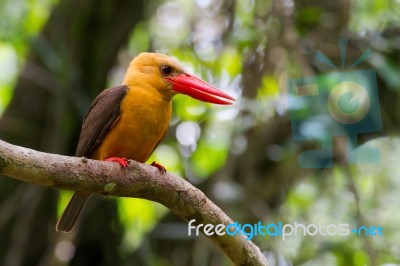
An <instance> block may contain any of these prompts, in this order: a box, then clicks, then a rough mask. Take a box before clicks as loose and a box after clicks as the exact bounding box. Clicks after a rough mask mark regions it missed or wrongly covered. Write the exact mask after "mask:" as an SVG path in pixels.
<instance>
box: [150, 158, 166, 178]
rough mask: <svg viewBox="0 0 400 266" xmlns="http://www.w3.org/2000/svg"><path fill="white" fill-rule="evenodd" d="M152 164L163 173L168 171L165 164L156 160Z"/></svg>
mask: <svg viewBox="0 0 400 266" xmlns="http://www.w3.org/2000/svg"><path fill="white" fill-rule="evenodd" d="M150 165H151V166H154V167H156V168H157V169H158V170H159V171H160V173H161V174H162V175H163V174H165V173H166V172H167V169H165V167H164V166H163V165H161V164H159V163H156V162H155V161H154V162H152V163H151V164H150Z"/></svg>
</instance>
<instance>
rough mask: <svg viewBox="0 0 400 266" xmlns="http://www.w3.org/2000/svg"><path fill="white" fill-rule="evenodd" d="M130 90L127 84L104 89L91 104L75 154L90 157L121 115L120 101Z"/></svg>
mask: <svg viewBox="0 0 400 266" xmlns="http://www.w3.org/2000/svg"><path fill="white" fill-rule="evenodd" d="M127 90H128V87H127V86H118V87H114V88H110V89H106V90H104V91H103V92H102V93H100V94H99V95H98V96H97V97H96V99H94V101H93V103H92V104H91V105H90V108H89V111H88V113H87V115H86V117H85V119H84V120H83V123H82V131H81V135H80V137H79V143H78V147H77V149H76V153H75V156H78V157H82V156H85V157H88V158H90V157H91V155H92V153H93V152H94V151H95V150H96V148H97V147H98V146H99V144H100V143H101V142H102V141H103V140H104V138H105V137H106V135H107V133H108V132H109V131H110V129H111V128H112V126H113V125H114V123H115V122H116V121H117V120H118V118H119V115H120V103H121V101H122V99H123V98H124V97H125V95H126V92H127Z"/></svg>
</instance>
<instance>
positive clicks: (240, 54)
mask: <svg viewBox="0 0 400 266" xmlns="http://www.w3.org/2000/svg"><path fill="white" fill-rule="evenodd" d="M83 2H84V1H83ZM325 2H326V3H324V2H318V1H293V0H285V1H279V0H275V1H272V0H250V1H249V0H193V1H184V0H164V1H158V0H153V1H149V2H148V4H147V7H146V10H143V12H146V14H147V16H146V17H147V18H146V19H145V20H143V21H141V22H140V23H138V24H136V26H135V28H134V29H133V30H132V33H131V36H130V38H129V41H128V45H127V47H126V48H125V49H124V50H123V51H121V52H120V56H119V57H118V59H117V62H116V65H115V66H114V67H113V69H112V71H111V72H110V74H109V77H108V83H109V84H110V85H114V84H119V82H120V80H121V77H122V75H123V73H124V71H125V69H126V66H127V64H128V63H129V60H130V59H131V58H132V57H134V56H135V55H136V54H138V53H139V52H142V51H157V52H162V53H167V54H169V55H171V56H174V57H176V58H177V59H178V60H179V61H180V62H182V64H183V65H184V66H185V67H186V68H187V69H188V70H189V71H190V72H193V73H195V74H196V75H198V76H200V77H201V78H203V79H205V80H207V81H209V82H210V83H212V84H214V85H215V86H217V87H219V88H220V89H222V90H224V91H226V92H227V93H229V94H231V95H232V96H234V97H235V98H237V99H238V100H237V103H236V104H235V105H234V106H228V107H221V106H211V105H209V104H205V103H201V102H198V101H195V100H193V99H191V98H188V97H184V96H177V97H175V98H174V102H173V104H174V111H173V117H172V119H171V129H170V132H169V134H168V135H167V137H166V139H165V140H164V141H163V143H162V144H161V145H160V146H159V147H158V148H157V150H156V151H155V152H154V154H153V155H152V157H151V158H150V159H149V161H153V160H155V161H158V162H162V164H163V165H164V166H165V167H166V168H167V169H168V171H170V172H173V173H176V174H178V175H180V176H183V177H185V178H187V179H188V180H189V181H191V182H192V183H194V184H196V185H198V186H199V187H201V188H202V189H203V190H204V191H205V193H206V194H207V195H208V196H210V197H211V198H213V199H215V200H216V202H217V203H218V204H219V205H220V206H221V207H222V208H223V209H224V210H226V211H227V212H228V213H229V214H230V215H231V217H232V218H233V219H234V220H235V221H238V222H240V223H256V222H257V221H262V222H263V223H277V222H279V221H281V222H283V223H290V224H293V223H294V222H296V221H297V222H301V223H303V224H311V223H314V224H336V225H338V224H342V223H348V224H350V225H351V226H355V227H356V226H361V225H366V226H371V225H380V226H381V227H383V228H384V231H383V232H384V236H383V237H371V236H356V235H349V236H329V237H322V236H315V237H310V236H302V235H298V236H296V237H290V238H288V239H287V240H284V241H283V240H282V239H281V238H279V237H261V236H257V237H256V238H255V239H254V241H255V243H257V244H258V245H259V246H260V247H261V248H262V249H263V250H265V251H266V254H267V255H268V257H269V259H270V261H271V265H307V266H310V265H355V266H358V265H398V264H400V244H399V243H400V233H399V232H398V231H397V230H396V225H397V224H398V221H399V220H400V217H399V214H398V213H400V212H399V211H398V195H399V193H400V178H399V172H400V171H399V170H400V169H399V166H398V165H399V164H398V163H397V158H399V156H400V154H399V152H398V151H399V150H400V142H399V137H398V134H399V129H400V122H399V121H400V119H399V115H400V112H399V111H400V109H399V108H398V107H396V106H397V105H398V104H399V99H400V98H399V88H400V75H399V74H398V73H400V63H399V62H400V61H399V59H400V37H399V30H398V28H399V26H400V2H399V1H398V0H388V1H384V0H378V1H376V0H366V1H361V0H353V1H341V3H340V4H337V6H336V3H335V4H329V3H327V2H329V1H325ZM342 2H349V3H350V5H349V6H343V5H344V4H343V3H342ZM54 5H57V1H55V0H27V1H23V0H20V1H11V0H3V1H1V2H0V29H1V30H0V113H1V112H2V111H3V110H4V109H5V108H6V106H7V103H9V101H10V99H11V98H12V92H13V86H14V82H15V80H16V79H17V77H18V75H19V74H20V70H21V66H22V65H23V63H24V58H25V57H26V56H27V53H28V51H29V47H30V44H31V41H32V39H33V38H34V37H35V36H36V35H37V34H38V33H39V32H40V29H41V27H42V26H43V25H44V24H45V23H46V20H47V18H48V17H49V14H50V13H51V11H52V7H53V6H54ZM346 9H347V10H346ZM343 10H345V12H344V11H343ZM346 12H347V13H348V16H349V17H348V20H345V18H343V17H340V16H342V15H343V13H346ZM343 16H345V15H343ZM127 19H129V18H127ZM88 34H90V33H89V32H88ZM339 38H348V39H350V42H351V43H352V45H353V46H352V47H351V51H349V53H348V54H349V56H350V57H355V58H357V57H358V56H360V55H361V54H362V52H363V51H364V50H366V49H367V48H371V49H372V51H373V55H372V56H371V58H369V59H368V62H366V63H364V64H363V65H361V66H360V69H363V68H366V69H367V68H374V69H376V70H377V73H378V87H379V90H380V97H381V110H382V118H383V122H384V130H383V131H382V132H381V134H382V137H381V138H376V136H377V135H372V136H370V137H368V138H367V139H372V140H370V141H369V142H368V143H369V144H372V145H374V146H375V147H376V148H377V149H378V150H379V151H380V153H381V158H382V160H381V161H380V163H378V164H371V165H366V164H365V165H357V166H349V165H347V164H346V163H343V160H342V159H343V158H342V157H343V154H340V152H341V149H343V146H345V145H346V144H343V143H340V141H338V142H335V147H336V148H335V150H336V151H334V152H335V154H334V156H335V159H336V161H335V166H334V167H333V168H332V169H318V170H315V171H314V170H306V171H303V170H301V169H299V168H298V166H297V156H298V152H299V151H300V150H302V149H303V148H304V147H303V146H302V144H299V143H296V142H294V141H293V140H292V138H291V134H290V126H289V125H288V123H289V120H288V114H287V98H286V81H287V79H288V78H291V77H302V76H312V75H318V74H323V73H326V70H327V69H326V68H324V66H321V65H319V64H318V63H315V62H314V59H313V56H314V55H315V54H316V52H317V50H320V51H323V52H324V53H325V54H327V56H328V57H329V58H333V59H332V60H333V61H334V63H335V64H339V58H340V57H339V50H338V48H337V39H339ZM349 49H350V48H349ZM348 60H353V58H350V59H348ZM353 61H354V60H353ZM82 112H83V110H82ZM305 115H308V114H305ZM288 128H289V129H288ZM312 130H315V128H312ZM313 132H314V131H313ZM389 134H391V135H393V136H390V137H388V136H387V135H389ZM344 149H345V148H344ZM336 153H339V154H336ZM68 195H69V193H61V196H60V200H59V211H60V210H62V208H63V207H64V206H65V204H66V201H67V196H68ZM117 202H118V220H119V221H120V222H121V223H122V224H123V226H124V232H123V234H124V237H123V243H122V246H120V247H116V248H117V249H119V252H120V253H121V254H122V255H121V257H123V258H125V259H126V262H125V263H126V265H130V264H129V259H130V258H129V256H130V255H132V254H136V253H135V252H137V253H139V255H138V256H139V257H140V256H144V257H146V258H147V260H145V261H147V262H149V261H151V262H152V263H151V264H150V265H185V262H187V261H185V260H184V258H186V257H188V256H190V257H193V258H199V257H202V256H200V255H199V254H201V255H204V256H205V257H207V256H209V258H208V257H207V258H205V259H201V260H200V259H199V260H198V262H197V264H195V263H193V265H222V264H224V263H225V264H227V262H226V259H225V258H219V259H215V258H214V257H213V256H212V255H210V254H212V251H209V250H210V249H211V248H210V247H209V246H208V245H209V243H210V242H209V241H208V240H204V239H202V238H199V239H196V241H198V242H195V243H194V244H193V243H192V242H191V243H192V244H190V245H189V244H187V243H188V242H185V241H189V238H185V237H181V236H179V234H175V235H174V234H173V232H171V237H170V238H171V239H172V240H171V241H175V242H172V243H174V244H175V245H176V246H177V248H176V249H173V250H172V247H171V245H169V244H170V243H171V242H167V243H168V244H166V245H165V246H162V244H158V245H159V246H160V250H161V249H162V248H165V250H166V251H165V252H162V250H161V251H160V250H159V252H157V251H155V250H153V249H152V248H151V247H150V246H151V243H150V242H151V241H150V240H149V239H155V241H160V242H162V240H163V239H161V238H162V237H160V238H157V236H156V235H152V231H153V230H156V229H157V227H158V226H161V225H162V224H168V223H170V224H173V225H175V224H177V223H179V222H177V221H175V220H173V221H172V222H169V221H164V219H166V220H168V219H171V218H170V217H168V210H167V209H166V208H165V207H163V206H160V205H159V204H156V203H153V202H149V201H145V200H139V199H123V198H121V199H117ZM181 229H182V232H184V233H186V231H185V230H187V228H186V227H185V226H183V227H182V228H181ZM155 232H156V231H155ZM83 233H84V232H83ZM154 234H155V233H154ZM163 237H164V238H166V237H165V236H163ZM68 241H72V242H73V240H71V239H69V240H68ZM182 243H183V244H182ZM204 243H206V244H204ZM174 244H173V245H174ZM179 244H182V246H185V247H182V246H180V245H179ZM156 246H157V245H156ZM185 248H187V249H185ZM171 250H172V251H171ZM188 250H189V251H190V252H191V253H190V254H188ZM168 251H170V252H168ZM55 254H56V255H55V256H56V257H58V259H59V260H60V261H62V259H60V256H59V255H57V254H58V253H57V252H56V253H55ZM221 256H222V255H221ZM69 259H70V258H69ZM213 259H214V260H213ZM179 261H181V264H179V263H178V262H179ZM182 261H184V262H182ZM215 261H216V262H215ZM60 265H61V264H60ZM62 265H65V264H62Z"/></svg>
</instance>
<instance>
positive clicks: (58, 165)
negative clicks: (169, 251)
mask: <svg viewBox="0 0 400 266" xmlns="http://www.w3.org/2000/svg"><path fill="white" fill-rule="evenodd" d="M0 174H5V175H7V176H9V177H12V178H16V179H19V180H22V181H25V182H29V183H33V184H37V185H41V186H53V187H57V188H60V189H67V190H73V191H77V190H87V191H90V192H93V193H98V194H103V195H110V196H119V197H134V198H143V199H148V200H152V201H156V202H159V203H161V204H163V205H164V206H166V207H168V208H169V209H171V211H173V212H174V213H175V214H176V215H178V216H179V217H181V218H182V219H183V220H185V221H189V220H191V219H196V224H213V225H214V226H215V225H217V224H225V225H228V224H230V223H233V221H232V219H230V218H229V217H228V216H227V215H226V214H225V213H224V212H223V211H222V210H221V209H220V208H219V207H217V206H216V205H215V204H214V203H213V202H212V201H210V200H209V199H208V198H207V197H206V196H205V195H204V193H203V192H201V191H200V190H198V189H197V188H195V187H194V186H192V185H191V184H190V183H189V182H187V181H185V180H184V179H182V178H180V177H178V176H175V175H173V174H171V173H166V174H160V173H159V171H158V169H157V168H155V167H152V166H149V165H146V164H142V163H138V162H136V161H131V162H130V164H129V169H122V168H121V167H120V166H119V165H118V164H115V163H111V162H104V161H97V160H89V159H86V158H77V157H68V156H62V155H56V154H49V153H43V152H38V151H35V150H31V149H27V148H23V147H19V146H15V145H11V144H9V143H6V142H4V141H1V140H0ZM207 237H208V238H210V239H211V240H212V241H213V242H214V243H215V244H216V245H217V246H218V247H219V248H220V249H222V251H223V252H224V253H225V254H226V255H227V256H228V257H229V258H230V259H231V261H232V262H233V263H234V264H235V265H268V262H267V260H266V258H265V257H264V255H263V254H262V253H261V251H260V249H259V248H258V247H257V246H256V245H254V244H253V243H252V242H251V241H249V240H246V237H245V236H244V235H241V236H237V235H235V236H229V235H227V234H225V235H223V236H217V235H212V236H207Z"/></svg>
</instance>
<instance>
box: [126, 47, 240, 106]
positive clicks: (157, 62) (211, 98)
mask: <svg viewBox="0 0 400 266" xmlns="http://www.w3.org/2000/svg"><path fill="white" fill-rule="evenodd" d="M140 82H147V83H148V84H149V85H150V87H151V88H153V89H155V90H156V91H158V92H159V93H161V94H162V95H163V96H164V97H165V98H167V99H169V100H170V99H171V98H172V96H174V95H175V94H178V93H182V94H186V95H189V96H191V97H193V98H195V99H197V100H201V101H204V102H210V103H215V104H232V102H233V101H234V100H235V99H234V98H232V97H231V96H229V95H228V94H226V93H224V92H222V91H220V90H218V89H217V88H215V87H213V86H212V85H210V84H208V83H206V82H204V81H202V80H201V79H199V78H197V77H195V76H193V75H191V74H189V73H187V72H186V71H185V70H184V68H183V67H182V66H181V65H180V64H179V63H178V62H177V61H175V60H174V59H172V58H170V57H168V56H166V55H163V54H157V53H141V54H139V55H138V56H137V57H135V58H134V59H133V60H132V62H131V63H130V65H129V68H128V70H127V72H126V74H125V78H124V82H123V84H124V85H128V86H129V85H139V86H140Z"/></svg>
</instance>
